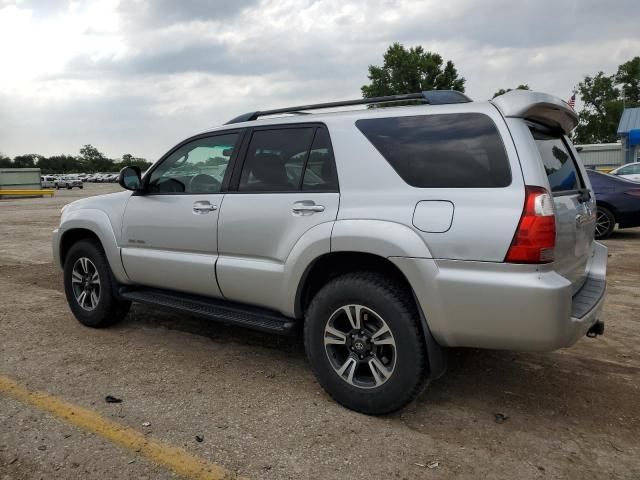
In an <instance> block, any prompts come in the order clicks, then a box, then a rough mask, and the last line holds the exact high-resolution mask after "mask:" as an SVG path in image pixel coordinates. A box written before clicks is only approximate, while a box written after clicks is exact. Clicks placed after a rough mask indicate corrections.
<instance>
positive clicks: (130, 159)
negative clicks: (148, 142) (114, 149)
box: [117, 153, 151, 172]
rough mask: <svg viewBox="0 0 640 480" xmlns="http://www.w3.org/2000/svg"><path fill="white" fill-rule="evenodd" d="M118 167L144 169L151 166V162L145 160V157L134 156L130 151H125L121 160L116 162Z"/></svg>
mask: <svg viewBox="0 0 640 480" xmlns="http://www.w3.org/2000/svg"><path fill="white" fill-rule="evenodd" d="M117 166H118V169H121V168H124V167H140V170H141V171H143V172H144V171H145V170H146V169H148V168H149V167H150V166H151V162H149V161H147V160H146V159H145V158H139V157H134V156H133V155H131V154H130V153H125V154H124V155H122V161H120V162H119V163H118V164H117Z"/></svg>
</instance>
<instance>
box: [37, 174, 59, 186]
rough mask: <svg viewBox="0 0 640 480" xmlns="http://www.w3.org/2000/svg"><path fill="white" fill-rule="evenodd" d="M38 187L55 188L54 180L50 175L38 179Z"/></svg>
mask: <svg viewBox="0 0 640 480" xmlns="http://www.w3.org/2000/svg"><path fill="white" fill-rule="evenodd" d="M40 185H41V187H42V188H55V186H56V179H55V177H52V176H50V175H45V176H42V177H40Z"/></svg>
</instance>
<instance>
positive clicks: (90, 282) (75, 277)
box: [71, 257, 100, 311]
mask: <svg viewBox="0 0 640 480" xmlns="http://www.w3.org/2000/svg"><path fill="white" fill-rule="evenodd" d="M71 287H72V289H73V295H74V297H75V299H76V302H78V305H80V306H81V307H82V308H83V309H84V310H87V311H92V310H95V308H96V307H97V306H98V303H99V301H100V275H99V273H98V269H97V268H96V266H95V264H94V263H93V262H92V261H91V260H90V259H88V258H87V257H80V258H79V259H78V260H76V262H75V263H74V264H73V270H72V271H71Z"/></svg>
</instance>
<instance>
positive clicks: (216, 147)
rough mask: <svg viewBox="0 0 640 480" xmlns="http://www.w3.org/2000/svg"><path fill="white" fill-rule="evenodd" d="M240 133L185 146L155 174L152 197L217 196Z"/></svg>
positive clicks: (154, 172)
mask: <svg viewBox="0 0 640 480" xmlns="http://www.w3.org/2000/svg"><path fill="white" fill-rule="evenodd" d="M239 137H240V134H239V133H230V134H226V135H218V136H215V137H207V138H201V139H199V140H194V141H193V142H189V143H187V144H186V145H183V146H182V147H180V148H179V149H177V150H176V151H175V152H173V153H172V154H171V155H169V157H167V158H166V159H165V160H164V161H163V162H162V163H161V164H160V165H159V166H158V168H156V169H155V170H154V171H153V172H152V173H151V178H150V179H149V187H148V189H149V192H151V193H217V192H219V191H220V188H221V186H222V180H223V178H224V175H225V172H226V171H227V167H228V165H229V160H230V159H231V155H232V154H233V151H234V150H235V148H236V145H237V143H238V138H239Z"/></svg>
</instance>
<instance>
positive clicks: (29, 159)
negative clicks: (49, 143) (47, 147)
mask: <svg viewBox="0 0 640 480" xmlns="http://www.w3.org/2000/svg"><path fill="white" fill-rule="evenodd" d="M41 158H42V155H38V154H37V153H29V154H27V155H18V156H17V157H14V158H13V167H14V168H33V167H35V166H36V164H37V163H38V161H39V160H40V159H41Z"/></svg>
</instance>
